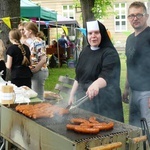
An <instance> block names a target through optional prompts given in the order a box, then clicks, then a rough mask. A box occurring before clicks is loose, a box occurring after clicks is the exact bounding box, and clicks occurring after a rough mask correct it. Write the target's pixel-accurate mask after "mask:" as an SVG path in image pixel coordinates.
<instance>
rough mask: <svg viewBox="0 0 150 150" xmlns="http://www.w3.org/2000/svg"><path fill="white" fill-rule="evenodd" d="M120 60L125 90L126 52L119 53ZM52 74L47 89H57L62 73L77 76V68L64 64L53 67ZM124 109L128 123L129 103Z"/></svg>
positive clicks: (122, 83) (122, 85) (47, 82)
mask: <svg viewBox="0 0 150 150" xmlns="http://www.w3.org/2000/svg"><path fill="white" fill-rule="evenodd" d="M119 56H120V60H121V77H120V79H121V80H120V87H121V91H122V92H123V90H124V85H125V80H126V62H125V61H126V57H125V54H124V53H123V52H122V53H120V54H119ZM49 72H50V75H49V77H48V79H47V80H46V82H45V90H49V91H55V90H54V88H55V85H56V83H57V82H58V78H59V76H60V75H63V76H65V75H68V76H69V77H70V78H74V77H75V70H74V69H73V68H68V67H67V66H66V65H65V64H63V66H62V67H60V68H51V69H49ZM123 109H124V118H125V123H128V116H129V113H128V111H129V108H128V104H124V103H123Z"/></svg>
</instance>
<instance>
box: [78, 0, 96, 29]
mask: <svg viewBox="0 0 150 150" xmlns="http://www.w3.org/2000/svg"><path fill="white" fill-rule="evenodd" d="M94 1H95V0H80V4H81V10H82V18H83V27H85V25H86V22H87V21H89V20H93V19H94V14H93V13H92V8H93V7H94Z"/></svg>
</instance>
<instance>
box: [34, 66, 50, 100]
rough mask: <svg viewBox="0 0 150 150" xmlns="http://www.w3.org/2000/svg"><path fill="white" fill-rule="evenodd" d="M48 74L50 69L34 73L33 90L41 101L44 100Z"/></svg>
mask: <svg viewBox="0 0 150 150" xmlns="http://www.w3.org/2000/svg"><path fill="white" fill-rule="evenodd" d="M48 74H49V73H48V69H44V70H40V71H38V72H37V73H34V74H33V77H32V89H33V90H34V91H35V92H37V94H38V98H40V99H41V100H43V94H44V85H45V80H46V79H47V77H48Z"/></svg>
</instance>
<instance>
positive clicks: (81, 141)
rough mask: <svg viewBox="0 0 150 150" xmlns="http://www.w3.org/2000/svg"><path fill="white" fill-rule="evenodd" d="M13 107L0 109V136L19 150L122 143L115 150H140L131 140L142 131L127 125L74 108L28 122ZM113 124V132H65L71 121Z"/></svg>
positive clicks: (78, 148) (81, 148)
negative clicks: (64, 112)
mask: <svg viewBox="0 0 150 150" xmlns="http://www.w3.org/2000/svg"><path fill="white" fill-rule="evenodd" d="M16 106H17V105H16V104H11V105H10V106H9V107H7V106H5V105H2V106H1V136H2V137H4V138H5V139H6V140H7V141H9V142H11V143H13V144H14V145H16V146H17V147H18V148H20V149H22V150H89V149H90V148H92V147H96V146H100V145H104V144H109V143H113V142H122V147H121V148H118V149H117V150H127V149H130V150H134V149H136V150H142V143H138V144H133V142H132V139H133V138H135V137H139V136H141V134H142V131H141V128H137V127H134V126H130V125H127V124H124V123H121V122H118V121H115V120H112V119H109V118H106V117H103V116H100V115H97V114H94V113H91V112H88V111H85V110H82V109H79V108H77V109H75V110H73V111H71V112H70V113H69V114H67V115H65V116H62V117H60V116H55V117H53V118H41V119H36V120H33V119H30V118H28V117H26V116H24V115H23V114H20V113H18V112H16V111H15V107H16ZM91 116H95V117H96V118H97V120H98V121H102V122H103V121H104V122H110V121H113V122H114V123H115V125H114V129H112V130H110V131H101V132H100V133H99V134H96V135H92V134H91V135H88V134H80V133H75V132H73V131H68V130H67V129H66V124H67V123H69V122H70V119H71V118H78V117H80V118H86V119H87V118H89V117H91Z"/></svg>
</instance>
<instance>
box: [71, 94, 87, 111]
mask: <svg viewBox="0 0 150 150" xmlns="http://www.w3.org/2000/svg"><path fill="white" fill-rule="evenodd" d="M86 100H88V96H87V95H85V96H83V97H82V98H80V99H79V100H77V101H76V102H75V103H73V104H72V106H71V107H70V109H73V108H76V107H78V106H80V105H81V104H82V103H84V102H85V101H86Z"/></svg>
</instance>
